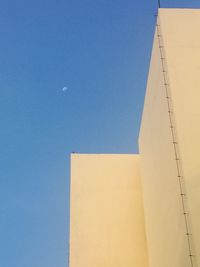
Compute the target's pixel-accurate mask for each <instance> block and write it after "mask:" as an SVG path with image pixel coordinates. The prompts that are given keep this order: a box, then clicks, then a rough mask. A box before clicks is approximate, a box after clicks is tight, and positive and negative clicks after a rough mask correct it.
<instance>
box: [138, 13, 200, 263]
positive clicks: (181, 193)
mask: <svg viewBox="0 0 200 267" xmlns="http://www.w3.org/2000/svg"><path fill="white" fill-rule="evenodd" d="M139 147H140V154H141V164H142V168H141V171H142V183H143V190H144V207H145V219H146V231H147V240H148V252H149V262H150V267H160V266H162V267H169V266H174V267H176V266H183V267H184V266H185V267H186V266H199V264H200V157H199V152H200V10H192V9H160V10H159V15H158V21H157V28H156V32H155V37H154V46H153V52H152V59H151V66H150V72H149V79H148V85H147V93H146V98H145V104H144V112H143V118H142V123H141V131H140V137H139ZM191 254H192V256H191Z"/></svg>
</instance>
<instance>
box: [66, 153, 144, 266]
mask: <svg viewBox="0 0 200 267" xmlns="http://www.w3.org/2000/svg"><path fill="white" fill-rule="evenodd" d="M70 209H71V214H70V267H88V266H95V267H102V266H104V267H125V266H126V267H134V266H135V267H147V250H146V236H145V227H144V213H143V202H142V191H141V184H140V174H139V156H136V155H88V154H72V156H71V207H70Z"/></svg>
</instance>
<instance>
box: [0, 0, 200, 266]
mask: <svg viewBox="0 0 200 267" xmlns="http://www.w3.org/2000/svg"><path fill="white" fill-rule="evenodd" d="M161 3H162V5H163V6H164V7H194V8H197V7H200V4H199V1H195V0H193V1H190V4H188V1H186V0H185V1H183V0H182V1H175V0H173V1H161ZM156 11H157V1H149V0H140V1H134V0H115V1H107V0H73V1H72V0H69V1H67V0H65V1H64V0H57V1H53V0H48V1H47V0H34V1H27V0H26V1H25V0H18V1H14V0H7V1H5V0H2V1H0V33H1V42H0V51H1V57H0V58H1V59H0V70H1V71H0V88H1V97H0V119H1V131H0V147H1V152H0V164H1V167H0V203H1V204H0V248H1V249H0V266H3V267H13V266H15V267H27V266H28V267H67V266H68V265H67V264H68V263H67V257H68V251H67V250H68V224H69V209H68V207H69V172H70V170H69V166H70V165H69V163H70V162H69V160H70V158H69V155H70V153H71V152H72V151H75V152H79V153H137V151H138V148H137V137H138V131H139V125H140V119H141V114H142V108H143V101H144V94H145V87H146V80H147V74H148V67H149V61H150V54H151V47H152V39H153V33H154V25H155V17H154V14H155V13H156ZM64 86H66V87H68V89H67V90H65V91H63V90H62V88H63V87H64Z"/></svg>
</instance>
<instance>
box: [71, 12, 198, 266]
mask: <svg viewBox="0 0 200 267" xmlns="http://www.w3.org/2000/svg"><path fill="white" fill-rule="evenodd" d="M139 151H140V154H139V155H88V154H85V155H80V154H73V155H72V158H71V214H70V225H71V226H70V267H90V266H95V267H100V266H101V267H102V266H103V267H114V266H115V267H133V266H136V267H161V266H162V267H198V266H200V157H199V152H200V10H199V9H159V12H158V18H157V23H156V29H155V36H154V42H153V49H152V57H151V64H150V69H149V77H148V83H147V91H146V97H145V104H144V111H143V116H142V122H141V129H140V134H139Z"/></svg>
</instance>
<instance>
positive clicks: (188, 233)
mask: <svg viewBox="0 0 200 267" xmlns="http://www.w3.org/2000/svg"><path fill="white" fill-rule="evenodd" d="M156 32H157V38H158V46H159V51H160V59H161V65H162V73H163V80H164V88H165V97H166V101H167V109H168V117H169V124H170V131H171V136H172V145H173V150H174V156H175V164H176V169H177V178H178V183H179V190H180V191H179V194H180V198H181V205H182V213H183V218H184V224H185V235H186V239H187V245H188V256H189V259H190V266H191V267H194V266H195V264H194V256H195V255H194V253H193V250H192V240H191V239H192V234H191V231H190V227H189V213H188V211H187V205H186V197H187V196H186V193H185V190H184V177H183V173H182V168H181V159H180V153H179V144H178V140H177V135H176V129H175V123H174V121H175V118H174V115H173V108H172V100H171V96H170V84H169V77H168V75H167V67H166V57H165V51H164V43H163V40H162V34H161V27H160V22H159V16H158V15H157V23H156Z"/></svg>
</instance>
